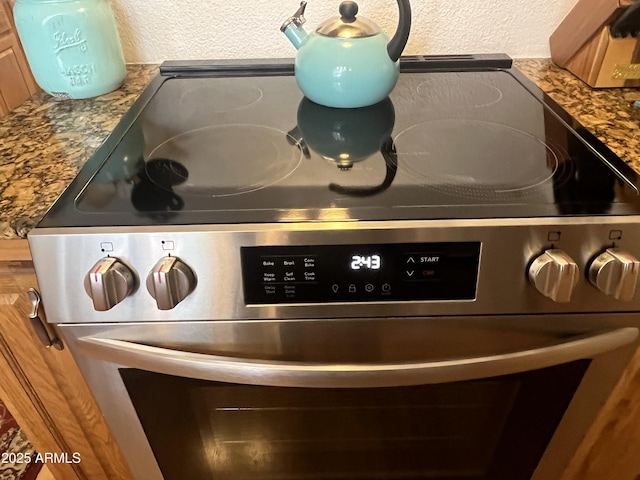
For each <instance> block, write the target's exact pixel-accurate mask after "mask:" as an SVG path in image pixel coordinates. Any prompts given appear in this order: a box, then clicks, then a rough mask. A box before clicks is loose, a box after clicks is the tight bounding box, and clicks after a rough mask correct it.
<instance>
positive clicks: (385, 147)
mask: <svg viewBox="0 0 640 480" xmlns="http://www.w3.org/2000/svg"><path fill="white" fill-rule="evenodd" d="M380 152H381V153H382V156H383V157H384V161H385V164H386V165H387V174H386V176H385V177H384V181H383V182H382V184H380V185H378V186H375V187H365V188H358V187H343V186H341V185H338V184H335V183H330V184H329V190H331V191H332V192H335V193H339V194H340V195H349V196H352V197H370V196H373V195H377V194H378V193H382V192H384V191H385V190H386V189H387V188H389V187H390V186H391V184H392V183H393V181H394V180H395V178H396V173H397V172H398V154H397V152H396V146H395V145H394V143H393V139H392V138H391V137H389V138H388V139H387V140H386V141H385V142H384V143H383V144H382V147H381V148H380Z"/></svg>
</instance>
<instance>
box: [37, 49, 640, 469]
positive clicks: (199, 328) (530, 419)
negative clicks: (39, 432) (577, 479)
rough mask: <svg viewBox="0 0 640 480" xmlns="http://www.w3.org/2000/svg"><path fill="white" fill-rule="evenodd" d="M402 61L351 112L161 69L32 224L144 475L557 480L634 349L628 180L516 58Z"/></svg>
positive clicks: (57, 295)
mask: <svg viewBox="0 0 640 480" xmlns="http://www.w3.org/2000/svg"><path fill="white" fill-rule="evenodd" d="M401 66H402V69H401V70H402V73H401V75H400V80H399V82H398V84H397V86H396V88H395V90H394V91H393V92H392V94H391V95H390V96H389V98H387V99H386V100H385V101H383V102H381V103H379V104H377V105H374V106H371V107H366V108H362V109H353V110H345V109H331V108H327V107H321V106H319V105H316V104H314V103H313V102H311V101H309V100H308V99H305V98H304V97H303V96H302V94H301V93H300V91H299V89H298V87H297V85H296V81H295V77H294V75H293V73H294V67H293V62H292V61H291V60H269V61H255V60H254V61H236V62H215V61H212V62H167V63H165V64H164V65H163V66H162V67H161V69H160V73H159V75H158V76H157V78H156V79H155V80H154V81H153V82H152V83H151V84H150V85H149V86H148V88H147V89H146V90H145V92H144V94H143V95H142V96H141V97H140V99H139V100H138V101H137V102H136V104H135V105H134V106H133V108H132V109H131V110H130V111H129V112H128V113H127V114H126V115H125V116H124V118H123V119H122V121H121V122H120V124H119V125H118V127H117V128H116V129H115V131H114V132H113V133H112V135H111V136H110V137H109V138H108V140H107V141H106V142H105V143H104V145H103V146H102V147H101V148H100V149H99V150H98V151H97V152H96V154H95V155H94V156H93V158H91V159H90V160H89V161H88V162H87V164H86V166H85V167H84V168H83V169H82V171H81V172H80V174H79V176H78V178H77V179H76V180H75V181H74V182H73V183H72V184H71V186H70V187H69V188H68V190H67V191H66V192H65V193H64V194H63V195H62V196H61V197H60V198H59V200H58V201H57V202H56V203H55V205H53V207H52V208H51V209H50V211H49V212H48V213H47V215H46V216H45V217H44V219H43V220H42V222H41V223H40V224H39V225H38V226H37V227H36V228H35V229H34V230H33V231H32V232H31V233H30V235H29V242H30V246H31V249H32V252H33V258H34V263H35V267H36V272H37V275H38V279H39V283H40V286H41V288H42V297H43V301H44V305H45V309H46V313H47V318H48V321H49V322H51V323H54V324H56V325H57V330H58V331H59V332H61V333H62V336H63V340H64V342H65V344H66V345H68V346H69V348H70V349H71V351H72V352H73V353H74V355H75V357H76V359H77V361H78V364H79V366H80V367H81V369H82V371H83V373H84V374H85V377H86V379H87V382H88V383H89V385H90V386H91V388H92V391H93V392H94V394H95V395H96V398H97V400H98V402H99V403H100V406H101V408H102V409H103V412H104V414H105V417H106V419H107V421H108V423H109V425H110V427H111V428H112V431H113V433H114V435H115V437H116V439H117V441H118V444H119V445H120V447H121V449H122V450H123V453H124V455H125V457H126V458H127V460H128V461H129V465H130V467H131V469H132V472H133V475H134V477H135V478H136V479H152V480H158V479H166V480H169V479H174V478H194V479H200V478H206V479H210V478H218V479H227V478H228V479H240V478H247V477H249V476H250V477H251V478H264V479H267V478H268V479H276V478H278V479H280V478H282V479H288V478H297V479H303V478H307V477H308V478H311V477H314V476H315V477H321V478H334V479H345V480H346V479H352V478H372V479H378V478H379V479H393V478H398V479H400V478H402V479H424V480H441V479H444V478H456V479H461V480H462V479H464V480H474V479H475V480H507V479H508V480H541V479H544V480H557V479H559V478H560V475H561V473H562V470H563V469H564V467H565V466H566V465H567V463H568V462H569V460H570V459H571V456H572V455H573V453H574V452H575V451H576V449H577V447H578V445H579V443H580V441H581V439H582V438H583V436H584V434H585V433H586V431H587V430H588V428H589V427H590V426H591V424H592V421H593V419H594V418H595V416H596V415H597V414H598V412H599V410H600V408H601V406H602V404H603V402H604V401H605V400H606V399H607V397H608V395H609V394H610V392H611V391H612V389H613V387H614V385H615V382H616V381H617V379H618V378H619V376H620V374H621V372H622V371H623V369H624V367H625V366H626V364H627V362H628V360H629V358H630V356H631V354H632V353H633V351H634V350H635V349H636V348H637V346H638V344H637V334H638V327H639V326H640V318H639V317H640V314H639V313H640V296H639V295H638V293H637V279H638V271H639V270H640V263H639V262H638V260H637V258H638V257H640V246H639V245H640V241H639V239H640V197H639V187H640V181H639V178H638V175H637V174H636V173H635V172H634V171H633V170H632V169H631V168H630V167H628V166H627V165H626V164H625V163H624V162H623V161H622V160H621V159H620V158H618V157H616V156H615V155H614V154H613V153H612V152H611V151H610V150H609V149H607V148H606V147H605V146H604V145H603V144H602V143H601V142H599V141H598V140H597V139H596V138H595V137H594V136H593V135H591V134H590V133H589V132H588V131H586V130H585V129H584V128H583V127H582V126H581V125H579V124H578V123H577V122H576V121H575V120H574V119H573V118H571V116H570V115H568V114H567V113H566V112H565V111H564V110H563V109H561V108H560V107H559V106H558V105H557V104H556V103H555V102H553V101H552V100H551V99H550V98H549V97H548V96H547V95H545V94H544V93H543V92H542V91H541V90H540V89H539V88H538V87H536V86H535V85H534V84H532V83H531V82H530V81H529V80H527V78H525V76H524V75H523V74H522V73H521V72H519V71H518V70H517V69H516V68H514V67H513V66H512V62H511V60H510V59H509V58H508V57H506V56H504V55H479V56H473V55H456V56H446V57H440V56H438V57H428V56H424V57H423V56H416V57H405V58H403V59H402V60H401ZM359 406H360V407H361V408H359ZM445 408H447V409H450V410H447V411H448V412H450V413H446V414H442V413H438V412H443V411H444V410H443V409H445ZM176 412H179V414H177V413H176ZM172 415H178V419H177V420H176V421H177V422H178V423H179V424H180V425H181V426H182V428H181V429H180V432H179V434H176V432H175V430H172V429H171V428H169V427H170V426H171V425H173V424H175V423H168V422H162V421H160V419H166V418H169V417H170V416H172ZM169 439H173V440H169ZM525 440H526V441H525ZM480 445H481V446H482V448H479V446H480ZM371 459H375V461H372V460H371Z"/></svg>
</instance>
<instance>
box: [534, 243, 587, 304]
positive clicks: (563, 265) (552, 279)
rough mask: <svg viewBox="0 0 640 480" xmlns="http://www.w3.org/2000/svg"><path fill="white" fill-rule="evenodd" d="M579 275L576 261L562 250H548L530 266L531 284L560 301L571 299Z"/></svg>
mask: <svg viewBox="0 0 640 480" xmlns="http://www.w3.org/2000/svg"><path fill="white" fill-rule="evenodd" d="M579 275H580V273H579V269H578V265H577V264H576V262H574V261H573V260H572V259H571V257H570V256H569V255H567V254H566V253H565V252H563V251H562V250H555V249H553V250H547V251H546V252H544V253H543V254H542V255H540V256H539V257H538V258H536V259H535V260H534V261H533V263H532V264H531V266H530V267H529V281H530V282H531V284H532V285H533V286H534V287H536V289H537V290H538V291H539V292H540V293H541V294H543V295H544V296H545V297H549V298H550V299H551V300H553V301H554V302H558V303H566V302H568V301H569V300H571V294H572V293H573V289H574V287H575V286H576V285H577V284H578V278H579Z"/></svg>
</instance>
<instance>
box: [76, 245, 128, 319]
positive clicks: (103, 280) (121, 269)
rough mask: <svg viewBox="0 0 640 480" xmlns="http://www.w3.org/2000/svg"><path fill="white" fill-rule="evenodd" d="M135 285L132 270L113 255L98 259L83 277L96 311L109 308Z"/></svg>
mask: <svg viewBox="0 0 640 480" xmlns="http://www.w3.org/2000/svg"><path fill="white" fill-rule="evenodd" d="M135 285H136V277H135V275H134V274H133V271H132V270H131V269H130V268H129V267H127V266H126V265H124V264H123V263H122V262H121V261H120V260H118V259H117V258H113V257H106V258H103V259H102V260H100V261H99V262H98V263H96V264H95V265H94V266H93V268H92V269H91V270H90V271H89V273H87V276H86V277H85V278H84V289H85V290H86V292H87V294H88V295H89V296H90V297H91V299H92V300H93V308H95V309H96V310H97V311H98V312H106V311H107V310H111V309H112V308H113V307H115V306H116V305H117V304H119V303H120V302H121V301H123V300H124V299H125V298H127V297H128V296H129V294H131V292H132V291H133V289H134V288H135Z"/></svg>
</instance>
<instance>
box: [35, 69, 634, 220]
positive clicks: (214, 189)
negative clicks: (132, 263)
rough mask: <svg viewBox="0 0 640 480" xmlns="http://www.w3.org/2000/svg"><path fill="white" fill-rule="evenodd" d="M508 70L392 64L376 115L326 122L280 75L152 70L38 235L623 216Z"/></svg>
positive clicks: (359, 113)
mask: <svg viewBox="0 0 640 480" xmlns="http://www.w3.org/2000/svg"><path fill="white" fill-rule="evenodd" d="M510 67H511V61H510V59H508V58H506V57H502V56H481V57H469V58H467V57H464V56H463V57H451V58H448V57H447V58H441V57H436V58H432V59H429V58H427V57H425V58H423V57H415V58H414V57H410V58H404V59H403V74H402V76H401V79H400V81H399V83H398V85H397V87H396V88H395V90H394V91H393V94H392V95H391V96H390V97H389V98H388V99H387V100H385V101H383V102H381V103H379V104H377V105H374V106H371V107H366V108H360V109H333V108H328V107H323V106H320V105H317V104H314V103H313V102H311V101H309V100H307V99H305V98H304V97H303V96H302V94H301V93H300V91H299V90H298V88H297V86H296V83H295V78H294V77H293V76H292V75H291V73H292V65H291V64H290V63H287V62H283V63H273V64H268V65H260V64H253V65H252V64H246V65H242V64H231V65H229V64H226V65H225V64H218V65H216V64H215V63H212V64H211V65H206V64H199V63H197V62H196V63H191V64H171V63H168V64H165V65H164V66H163V67H162V68H161V75H160V76H159V77H158V78H157V79H156V81H155V82H153V84H152V85H151V86H150V87H149V89H148V90H147V92H146V93H145V95H143V97H142V99H141V100H140V101H139V102H138V104H137V105H136V107H134V109H133V110H132V112H130V114H129V115H128V116H127V120H126V121H125V124H124V125H121V127H120V128H119V129H118V131H117V132H115V134H114V136H113V138H112V139H111V140H110V141H109V142H108V144H107V145H106V146H105V147H103V148H102V149H101V150H100V152H99V153H98V154H97V155H96V157H95V158H94V159H93V160H92V161H91V162H90V163H91V167H89V168H91V169H92V173H91V176H90V177H89V176H88V175H87V176H85V175H82V176H81V178H80V179H79V180H78V181H77V182H76V183H75V184H74V188H72V189H71V190H70V191H69V192H68V193H67V194H66V196H65V197H64V199H63V200H62V201H61V202H59V203H58V204H57V205H56V206H55V207H54V208H53V209H52V211H51V212H50V213H49V215H48V216H47V217H46V218H45V220H44V222H43V223H42V226H80V225H82V226H104V225H151V224H157V223H162V224H179V225H182V224H191V223H223V224H224V223H271V222H291V221H296V222H297V221H308V222H317V221H323V219H325V218H327V217H330V218H339V219H341V220H351V221H362V220H393V219H430V218H492V217H506V216H516V217H541V216H549V215H565V214H569V215H571V214H576V213H577V214H602V213H607V212H610V213H613V212H621V213H624V212H625V211H627V210H628V209H627V200H626V198H627V197H626V196H627V195H628V194H629V193H630V192H629V191H627V190H625V189H624V188H621V187H622V185H621V182H620V179H619V178H618V177H617V176H616V175H615V173H614V171H613V170H612V169H611V168H610V167H609V166H608V165H607V163H606V161H603V160H602V159H601V158H600V156H599V155H598V154H597V153H596V152H595V151H594V148H593V146H590V145H588V144H587V143H585V141H584V140H583V139H582V137H581V136H582V135H585V134H586V132H584V130H583V129H580V128H579V127H578V126H576V125H575V124H574V123H573V122H572V120H571V119H569V118H568V116H567V115H566V114H564V113H563V112H562V111H561V110H559V109H557V108H555V107H554V105H553V103H552V102H551V101H550V100H549V99H548V98H546V97H545V96H544V95H543V94H542V93H541V92H539V91H538V90H537V89H536V88H535V87H533V86H532V85H531V84H530V83H529V82H528V81H527V80H526V79H525V78H524V77H523V76H522V74H520V73H519V72H518V71H517V70H515V69H513V68H510ZM574 129H578V130H580V132H576V131H575V130H574ZM577 133H579V135H578V134H577ZM612 161H616V159H614V160H612ZM616 168H620V169H621V170H623V171H624V173H625V174H626V175H627V176H628V178H634V174H633V172H632V171H631V170H630V169H628V168H627V169H625V166H624V165H621V166H619V167H616ZM89 178H90V181H88V182H87V180H88V179H89ZM81 183H82V185H81ZM622 183H624V182H622ZM627 186H628V185H627ZM631 193H632V194H633V195H635V192H631Z"/></svg>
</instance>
